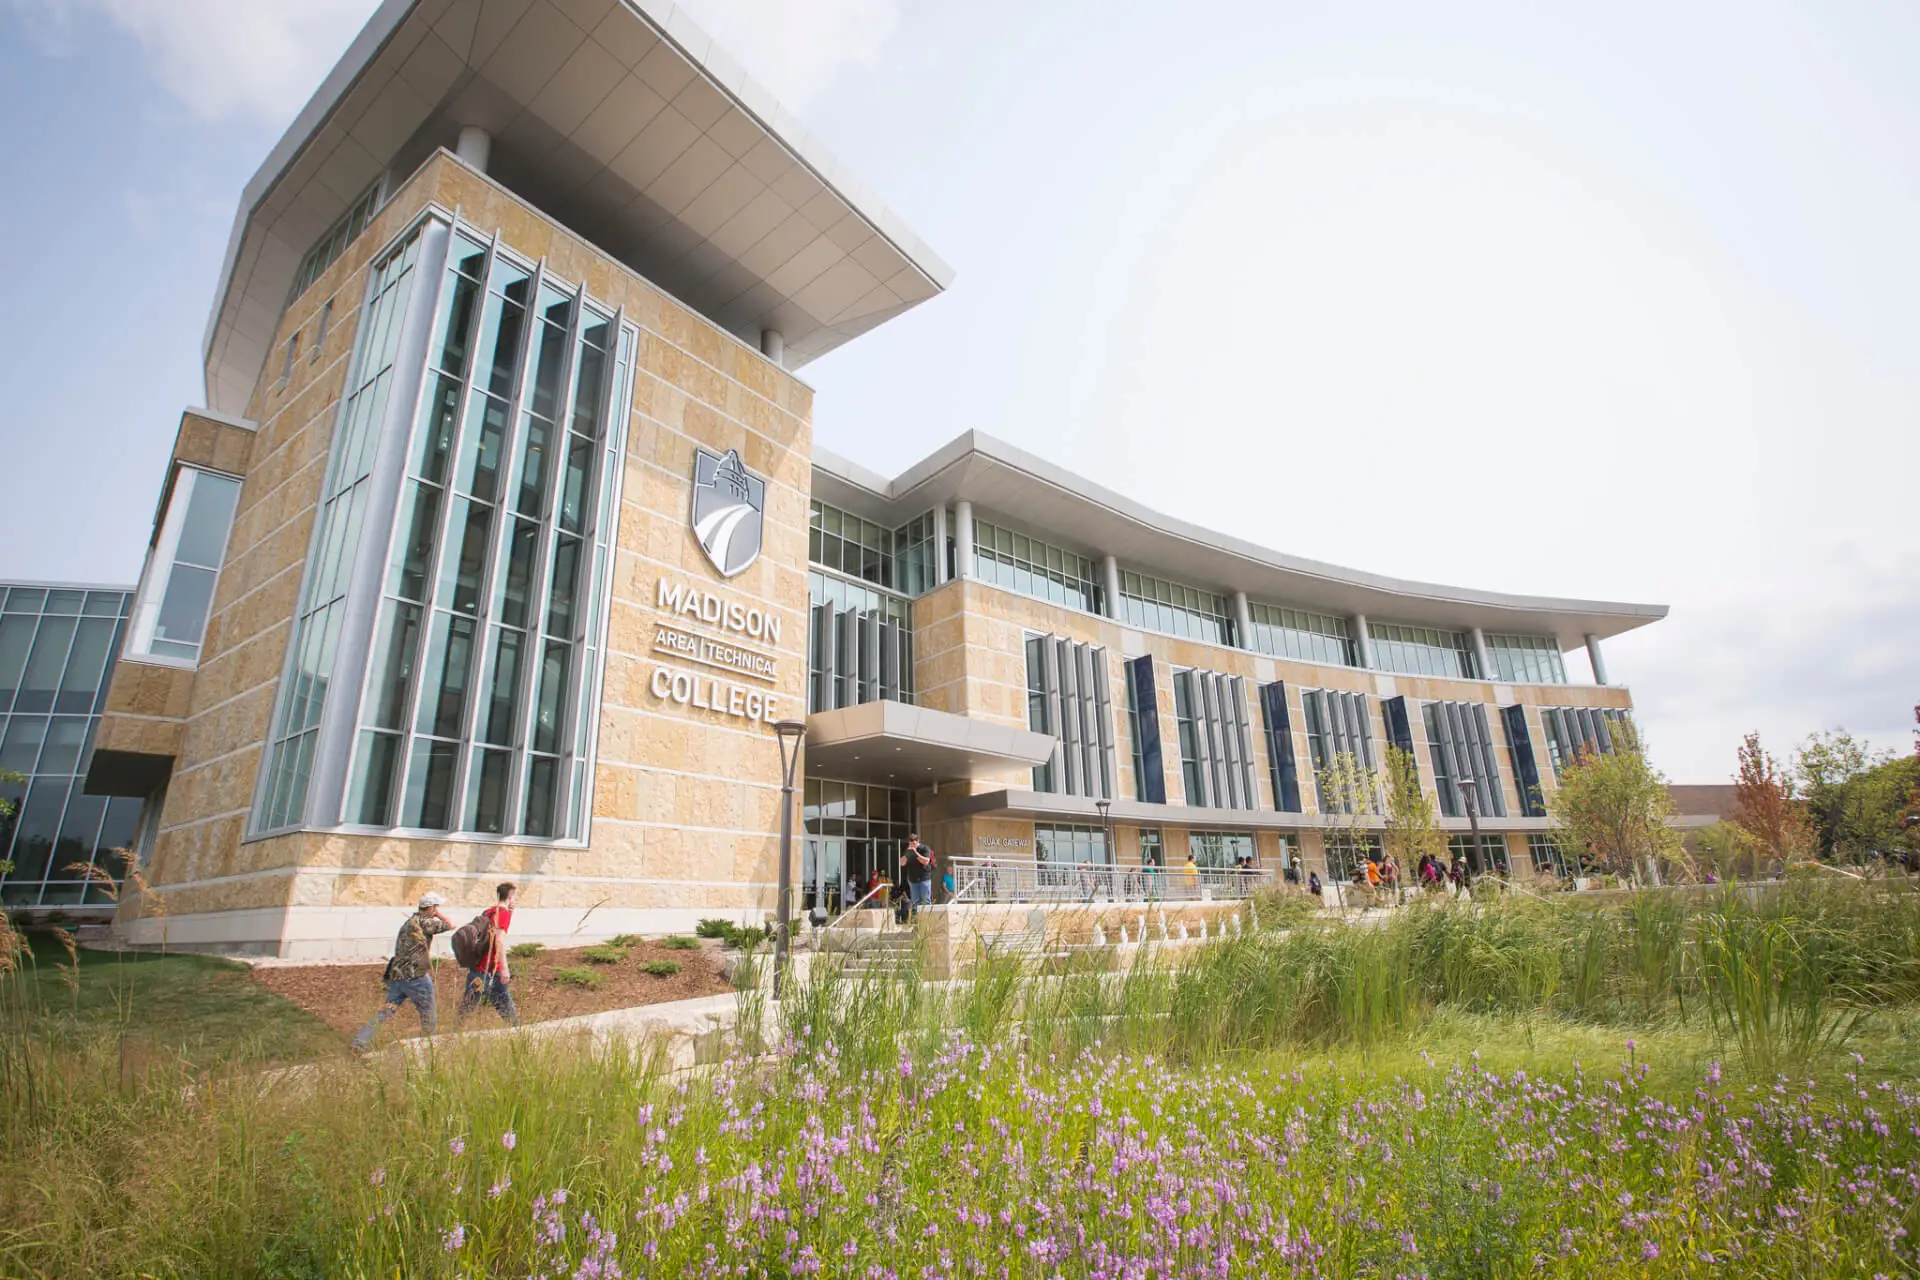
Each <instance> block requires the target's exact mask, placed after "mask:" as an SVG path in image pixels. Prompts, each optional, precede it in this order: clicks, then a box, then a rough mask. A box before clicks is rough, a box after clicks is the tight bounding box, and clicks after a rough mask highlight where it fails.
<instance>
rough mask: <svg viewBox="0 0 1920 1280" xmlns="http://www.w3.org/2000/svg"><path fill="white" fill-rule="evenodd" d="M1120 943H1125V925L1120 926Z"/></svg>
mask: <svg viewBox="0 0 1920 1280" xmlns="http://www.w3.org/2000/svg"><path fill="white" fill-rule="evenodd" d="M1120 945H1121V946H1123V947H1124V946H1126V945H1127V926H1125V925H1121V926H1120Z"/></svg>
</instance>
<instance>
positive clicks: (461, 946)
mask: <svg viewBox="0 0 1920 1280" xmlns="http://www.w3.org/2000/svg"><path fill="white" fill-rule="evenodd" d="M452 942H453V960H454V963H455V964H457V965H459V966H460V967H461V968H462V969H478V968H479V967H480V966H481V965H483V964H485V963H486V960H487V955H488V953H489V952H490V951H492V949H493V917H492V916H490V915H488V914H487V913H486V912H484V911H483V912H481V913H480V914H479V915H477V916H475V917H474V918H473V919H471V920H469V921H467V922H466V923H465V924H463V925H461V926H460V927H459V928H458V929H455V930H454V931H453V938H452Z"/></svg>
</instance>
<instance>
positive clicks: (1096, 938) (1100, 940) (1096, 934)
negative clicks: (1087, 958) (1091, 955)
mask: <svg viewBox="0 0 1920 1280" xmlns="http://www.w3.org/2000/svg"><path fill="white" fill-rule="evenodd" d="M1093 945H1094V946H1096V947H1104V946H1106V945H1107V931H1106V930H1105V929H1102V928H1101V927H1100V925H1099V923H1098V922H1095V924H1094V926H1093Z"/></svg>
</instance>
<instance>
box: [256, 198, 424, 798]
mask: <svg viewBox="0 0 1920 1280" xmlns="http://www.w3.org/2000/svg"><path fill="white" fill-rule="evenodd" d="M419 256H420V233H419V232H418V231H415V232H414V233H413V234H412V235H411V236H409V237H407V239H406V240H405V241H404V242H403V243H402V244H401V245H400V246H399V247H398V248H396V249H395V250H394V251H393V252H392V253H390V254H388V255H387V257H386V259H385V261H383V262H382V263H380V265H379V266H378V267H377V268H376V270H375V271H374V275H373V284H372V297H371V298H370V300H369V301H368V303H367V319H366V323H365V324H363V325H362V326H361V329H360V344H359V345H360V350H359V353H358V354H357V355H356V356H355V358H354V359H355V370H356V372H355V375H354V377H353V379H352V381H353V390H352V392H351V394H349V395H348V396H347V397H346V399H345V401H344V402H343V403H342V406H341V411H340V425H339V426H338V427H337V428H335V436H334V444H333V456H332V459H331V460H330V461H329V462H328V465H327V473H326V477H325V480H324V482H323V485H322V488H321V492H320V513H319V517H318V519H319V523H320V536H319V538H318V540H317V541H316V543H315V544H314V545H315V547H316V549H317V554H316V555H315V556H314V557H313V558H312V559H310V560H309V562H308V564H307V570H306V578H305V580H304V581H303V582H302V584H301V594H300V608H299V612H298V614H297V615H296V617H295V620H294V628H293V638H292V639H291V640H290V641H289V642H288V651H289V653H290V655H291V661H290V663H289V666H288V669H287V671H286V673H285V674H284V675H283V676H282V677H281V682H280V692H279V696H278V706H277V708H276V710H275V714H274V729H273V733H272V735H271V737H270V739H269V745H268V749H267V774H266V781H265V782H264V784H263V789H262V795H261V797H260V799H259V802H258V804H257V806H256V813H255V826H256V828H258V829H263V830H264V829H275V828H281V827H288V826H294V825H297V824H298V823H299V822H301V821H302V820H303V819H304V817H305V814H306V809H307V782H308V779H309V777H310V775H311V773H312V769H313V762H314V753H315V750H316V748H317V747H318V744H319V737H320V710H321V708H322V706H324V705H325V702H326V697H327V688H328V685H329V683H330V682H331V681H332V678H333V659H334V653H335V650H336V649H337V647H338V645H339V641H340V628H341V626H342V625H343V623H344V621H345V618H346V612H347V605H346V595H347V584H348V579H349V578H350V577H351V574H352V569H353V558H354V550H355V549H356V548H357V547H358V545H359V542H360V531H361V527H362V526H363V525H364V524H365V522H366V504H367V492H368V490H369V489H370V487H371V479H372V475H373V460H374V455H375V453H376V452H377V446H378V444H379V441H380V433H381V427H382V425H383V419H384V417H385V412H384V410H385V406H386V401H387V394H388V392H390V391H391V390H392V387H393V377H394V368H393V360H394V353H395V351H396V350H397V349H398V347H399V345H400V333H401V329H402V328H403V325H402V323H401V320H402V318H403V317H404V316H405V315H406V312H407V303H408V301H409V300H410V299H411V298H412V296H413V288H414V282H415V280H416V278H417V276H418V274H419V273H418V272H416V271H415V270H414V267H415V264H416V263H417V261H418V259H419ZM402 536H404V537H408V538H413V537H417V531H416V530H412V529H408V528H406V526H403V534H402ZM411 660H412V658H411V653H410V652H409V654H408V657H407V661H408V662H411Z"/></svg>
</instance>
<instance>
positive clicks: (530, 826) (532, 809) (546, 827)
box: [522, 756, 560, 836]
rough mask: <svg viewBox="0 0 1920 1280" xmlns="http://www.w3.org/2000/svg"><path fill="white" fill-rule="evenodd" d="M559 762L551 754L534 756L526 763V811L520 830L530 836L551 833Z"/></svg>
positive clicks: (548, 834)
mask: <svg viewBox="0 0 1920 1280" xmlns="http://www.w3.org/2000/svg"><path fill="white" fill-rule="evenodd" d="M559 776H560V762H559V761H558V760H556V759H554V758H553V757H552V756H534V757H533V758H532V759H531V760H529V761H528V763H527V813H526V820H525V822H523V823H522V830H524V831H525V833H526V834H527V835H530V836H550V835H552V834H553V808H554V800H555V794H554V793H555V791H556V790H557V783H558V781H559Z"/></svg>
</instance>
